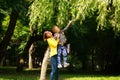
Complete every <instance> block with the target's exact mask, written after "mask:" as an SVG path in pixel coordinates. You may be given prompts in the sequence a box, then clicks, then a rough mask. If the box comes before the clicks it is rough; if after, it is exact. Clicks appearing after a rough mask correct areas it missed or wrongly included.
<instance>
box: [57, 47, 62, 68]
mask: <svg viewBox="0 0 120 80" xmlns="http://www.w3.org/2000/svg"><path fill="white" fill-rule="evenodd" d="M61 53H62V49H61V46H60V45H58V54H57V59H58V68H62V64H61Z"/></svg>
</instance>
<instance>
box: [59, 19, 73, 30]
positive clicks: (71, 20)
mask: <svg viewBox="0 0 120 80" xmlns="http://www.w3.org/2000/svg"><path fill="white" fill-rule="evenodd" d="M73 21H74V20H70V21H69V23H68V24H67V26H66V27H65V28H64V29H63V30H61V31H62V32H64V31H65V30H67V29H68V27H69V26H70V25H71V23H72V22H73Z"/></svg>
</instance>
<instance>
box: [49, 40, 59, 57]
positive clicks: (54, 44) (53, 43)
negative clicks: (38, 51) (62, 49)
mask: <svg viewBox="0 0 120 80" xmlns="http://www.w3.org/2000/svg"><path fill="white" fill-rule="evenodd" d="M47 42H48V45H49V47H50V57H52V56H54V55H57V45H58V42H59V39H57V40H55V39H54V38H48V39H47Z"/></svg>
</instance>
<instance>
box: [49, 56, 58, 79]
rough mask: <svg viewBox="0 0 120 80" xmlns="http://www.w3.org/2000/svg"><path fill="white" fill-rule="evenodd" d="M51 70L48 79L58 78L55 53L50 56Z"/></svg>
mask: <svg viewBox="0 0 120 80" xmlns="http://www.w3.org/2000/svg"><path fill="white" fill-rule="evenodd" d="M50 62H51V66H52V70H51V73H50V80H58V68H57V55H55V56H52V57H51V58H50Z"/></svg>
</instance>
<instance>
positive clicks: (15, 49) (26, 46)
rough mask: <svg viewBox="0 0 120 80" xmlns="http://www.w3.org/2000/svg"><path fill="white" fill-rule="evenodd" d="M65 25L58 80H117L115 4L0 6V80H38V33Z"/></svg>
mask: <svg viewBox="0 0 120 80" xmlns="http://www.w3.org/2000/svg"><path fill="white" fill-rule="evenodd" d="M70 20H74V21H73V22H72V24H71V25H70V27H69V29H68V30H67V31H66V32H65V35H66V37H67V43H70V45H71V52H70V53H69V54H68V62H69V63H70V66H69V67H68V68H65V69H61V70H60V75H62V76H61V80H62V79H63V80H80V79H82V80H84V77H86V78H85V80H88V79H91V77H92V79H95V80H104V79H105V80H109V78H110V80H111V79H112V80H119V79H120V78H119V73H120V0H0V80H34V78H35V79H36V80H37V79H39V76H40V68H41V64H42V60H43V57H44V53H45V51H46V48H47V46H48V44H47V43H46V42H44V41H43V39H42V35H43V32H44V31H45V30H50V31H51V28H52V26H53V25H58V26H59V27H60V28H61V29H62V28H64V27H65V26H66V25H67V23H68V22H69V21H70ZM49 70H50V64H49V65H48V73H47V74H49ZM62 72H63V73H64V74H62ZM5 74H6V75H5ZM17 74H18V75H17ZM21 76H22V77H24V78H23V79H21ZM89 76H91V77H89ZM94 76H95V77H94ZM112 76H113V77H112ZM114 76H115V77H114ZM26 77H28V78H26ZM47 78H49V75H47ZM67 78H68V79H67ZM72 78H73V79H72ZM74 78H75V79H74Z"/></svg>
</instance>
